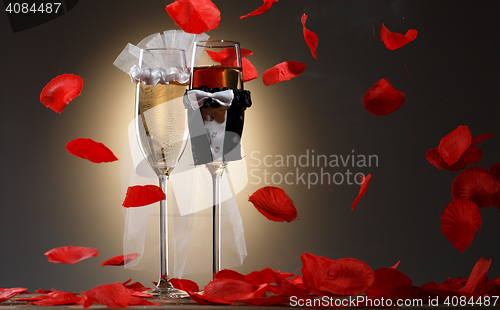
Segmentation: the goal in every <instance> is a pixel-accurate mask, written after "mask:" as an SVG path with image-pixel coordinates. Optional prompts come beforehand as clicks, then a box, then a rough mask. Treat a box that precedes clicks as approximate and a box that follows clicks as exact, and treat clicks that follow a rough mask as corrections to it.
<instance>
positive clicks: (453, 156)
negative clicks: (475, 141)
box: [438, 126, 472, 165]
mask: <svg viewBox="0 0 500 310" xmlns="http://www.w3.org/2000/svg"><path fill="white" fill-rule="evenodd" d="M471 141H472V136H471V132H470V129H469V127H467V126H458V127H457V128H456V129H454V130H453V131H452V132H450V133H449V134H447V135H446V136H444V137H443V138H442V139H441V142H440V143H439V146H438V152H439V154H440V155H441V157H442V158H443V160H444V161H445V162H446V163H447V164H448V165H453V164H454V163H456V162H457V161H458V159H459V158H460V157H461V156H462V154H463V153H464V152H465V151H466V150H467V149H468V148H469V146H470V145H471Z"/></svg>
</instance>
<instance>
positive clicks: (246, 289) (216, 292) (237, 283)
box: [203, 279, 266, 302]
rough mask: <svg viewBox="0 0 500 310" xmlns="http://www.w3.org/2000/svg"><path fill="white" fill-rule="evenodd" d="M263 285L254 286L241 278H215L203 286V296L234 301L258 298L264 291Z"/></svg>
mask: <svg viewBox="0 0 500 310" xmlns="http://www.w3.org/2000/svg"><path fill="white" fill-rule="evenodd" d="M265 288H266V287H265V286H255V285H252V284H250V283H247V282H245V281H241V280H234V279H215V280H213V281H211V282H210V283H208V284H207V286H205V288H204V289H203V295H204V297H205V298H214V299H218V300H223V301H228V302H236V301H244V300H246V299H255V298H259V297H260V296H262V295H263V294H264V293H265V291H266V290H265Z"/></svg>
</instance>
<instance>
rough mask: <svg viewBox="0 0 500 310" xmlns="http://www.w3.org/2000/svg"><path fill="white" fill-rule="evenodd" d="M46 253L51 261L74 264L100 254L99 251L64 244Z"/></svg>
mask: <svg viewBox="0 0 500 310" xmlns="http://www.w3.org/2000/svg"><path fill="white" fill-rule="evenodd" d="M44 255H45V256H47V259H48V261H49V262H51V263H61V264H74V263H77V262H79V261H81V260H84V259H87V258H90V257H96V256H97V255H99V251H98V250H96V249H93V248H86V247H81V246H64V247H59V248H54V249H52V250H50V251H48V252H46V253H45V254H44Z"/></svg>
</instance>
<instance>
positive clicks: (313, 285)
mask: <svg viewBox="0 0 500 310" xmlns="http://www.w3.org/2000/svg"><path fill="white" fill-rule="evenodd" d="M300 258H301V260H302V263H303V266H302V275H303V280H304V285H305V286H306V287H308V288H309V289H311V290H312V292H318V293H319V294H321V295H329V296H334V295H359V294H361V293H363V292H364V291H366V289H367V288H368V287H370V286H371V285H372V284H373V281H374V273H373V271H372V270H371V268H370V267H369V266H368V265H367V264H365V263H364V262H362V261H360V260H357V259H354V258H342V259H339V260H337V261H334V260H333V259H329V258H326V257H318V256H315V255H313V254H309V253H304V254H302V255H301V257H300Z"/></svg>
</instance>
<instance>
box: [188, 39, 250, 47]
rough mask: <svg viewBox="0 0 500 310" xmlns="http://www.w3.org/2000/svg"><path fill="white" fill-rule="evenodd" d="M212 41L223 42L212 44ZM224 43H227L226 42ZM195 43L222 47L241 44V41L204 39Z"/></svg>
mask: <svg viewBox="0 0 500 310" xmlns="http://www.w3.org/2000/svg"><path fill="white" fill-rule="evenodd" d="M207 43H208V44H207ZM210 43H221V44H210ZM224 43H226V44H224ZM195 44H196V45H200V46H204V47H205V48H221V47H236V46H240V42H238V41H233V40H202V41H195Z"/></svg>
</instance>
